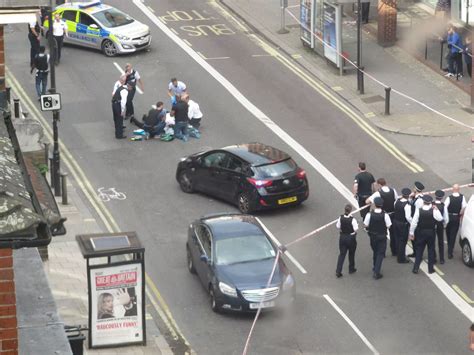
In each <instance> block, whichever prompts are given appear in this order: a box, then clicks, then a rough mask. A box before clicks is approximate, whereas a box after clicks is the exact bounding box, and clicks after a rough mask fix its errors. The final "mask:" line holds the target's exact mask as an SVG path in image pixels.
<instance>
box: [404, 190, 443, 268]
mask: <svg viewBox="0 0 474 355" xmlns="http://www.w3.org/2000/svg"><path fill="white" fill-rule="evenodd" d="M431 202H433V197H431V196H430V195H424V196H423V206H422V207H421V208H417V209H416V211H415V214H414V216H413V220H412V222H411V226H410V240H413V241H414V245H415V248H416V251H415V265H413V273H414V274H417V273H418V269H419V267H420V264H421V260H422V259H423V253H424V251H425V247H426V246H428V273H429V274H432V273H434V272H435V271H434V254H435V249H434V248H435V239H436V236H435V227H436V221H438V222H441V221H442V220H443V216H442V215H441V213H440V212H439V210H438V208H437V207H436V205H432V204H431Z"/></svg>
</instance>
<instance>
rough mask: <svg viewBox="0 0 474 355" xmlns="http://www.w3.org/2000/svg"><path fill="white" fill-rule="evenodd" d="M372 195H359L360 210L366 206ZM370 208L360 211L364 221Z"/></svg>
mask: <svg viewBox="0 0 474 355" xmlns="http://www.w3.org/2000/svg"><path fill="white" fill-rule="evenodd" d="M369 196H370V195H367V196H366V195H357V202H358V203H359V208H360V207H364V206H365V205H366V203H365V200H367V198H369ZM369 210H370V207H367V208H364V209H363V210H361V211H360V216H361V217H362V221H364V219H365V215H366V214H367V213H368V212H369Z"/></svg>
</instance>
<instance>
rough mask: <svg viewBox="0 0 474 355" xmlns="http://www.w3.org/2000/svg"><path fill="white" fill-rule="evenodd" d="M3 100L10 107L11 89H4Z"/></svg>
mask: <svg viewBox="0 0 474 355" xmlns="http://www.w3.org/2000/svg"><path fill="white" fill-rule="evenodd" d="M5 100H6V101H7V103H8V105H11V102H10V101H11V87H6V88H5Z"/></svg>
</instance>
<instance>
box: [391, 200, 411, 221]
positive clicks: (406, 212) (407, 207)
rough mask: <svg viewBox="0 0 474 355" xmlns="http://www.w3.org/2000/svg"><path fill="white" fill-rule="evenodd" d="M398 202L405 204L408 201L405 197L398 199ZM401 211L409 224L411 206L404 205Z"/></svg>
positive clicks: (408, 204)
mask: <svg viewBox="0 0 474 355" xmlns="http://www.w3.org/2000/svg"><path fill="white" fill-rule="evenodd" d="M400 201H401V202H405V201H408V200H407V199H406V198H405V197H402V198H400ZM395 203H397V201H395ZM395 203H394V204H393V206H394V207H395ZM403 211H404V212H405V219H406V220H407V222H408V223H410V224H411V221H412V218H411V205H410V203H407V204H406V205H405V207H404V208H403Z"/></svg>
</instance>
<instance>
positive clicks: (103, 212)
mask: <svg viewBox="0 0 474 355" xmlns="http://www.w3.org/2000/svg"><path fill="white" fill-rule="evenodd" d="M5 72H6V78H7V84H8V85H9V86H10V87H11V88H12V91H13V92H15V93H16V94H17V95H18V97H19V98H20V99H21V101H22V103H23V104H24V105H25V107H26V108H27V109H28V110H29V112H31V113H32V115H33V117H35V118H37V119H38V121H39V122H40V123H41V125H42V126H43V128H44V131H45V134H46V137H47V138H48V139H49V141H51V142H52V141H53V132H52V129H51V127H50V125H49V124H48V122H47V121H46V119H45V118H44V117H43V114H42V113H41V112H40V111H39V110H38V108H37V107H36V105H35V104H34V103H33V102H32V101H31V99H30V98H29V96H28V94H27V93H26V92H25V90H24V89H23V87H22V86H21V85H20V83H19V82H18V80H17V79H16V78H15V76H14V75H13V73H12V72H11V71H10V70H9V69H8V67H5ZM59 148H60V151H61V156H62V162H64V163H65V164H66V166H67V169H68V171H69V172H70V173H71V174H72V176H73V177H74V179H75V181H76V183H77V185H78V186H79V188H80V189H81V190H82V192H83V193H84V195H85V196H86V198H87V199H88V200H89V202H90V203H91V205H92V206H93V208H94V210H95V211H96V212H97V214H98V216H99V217H100V219H101V221H102V222H103V223H104V225H105V227H106V229H107V231H108V232H110V233H114V232H120V231H121V230H120V227H119V226H118V224H117V222H116V221H115V219H114V217H113V216H112V214H111V213H110V211H109V210H108V209H107V207H106V206H105V205H104V203H103V202H102V200H101V199H100V198H99V197H98V196H97V194H96V191H95V189H94V188H93V187H92V184H91V183H90V182H89V179H88V178H87V176H86V174H85V173H84V171H83V170H82V168H81V167H80V166H79V164H78V163H77V162H76V160H75V159H74V157H73V156H72V154H71V153H70V152H69V150H68V148H67V147H66V146H65V145H64V144H63V142H62V141H61V140H59ZM145 279H146V286H147V287H146V294H147V296H148V298H149V299H150V301H151V303H152V305H153V306H154V308H155V310H156V311H157V313H158V314H159V316H160V317H161V318H162V320H163V322H164V323H165V325H166V327H167V328H168V330H169V332H170V335H171V336H172V337H173V339H174V340H179V339H181V340H182V341H183V342H184V343H185V344H186V346H187V347H188V348H189V349H191V347H190V345H189V343H188V341H187V340H186V338H185V337H184V335H183V334H182V332H181V330H180V329H179V327H178V325H177V324H176V321H175V320H174V318H173V316H172V314H171V311H170V309H169V307H168V306H167V304H166V302H165V300H164V299H163V297H162V296H161V293H160V292H159V291H158V288H157V287H156V285H155V284H154V282H153V280H152V279H151V277H150V276H149V275H148V274H147V273H146V274H145ZM190 351H191V350H190Z"/></svg>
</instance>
